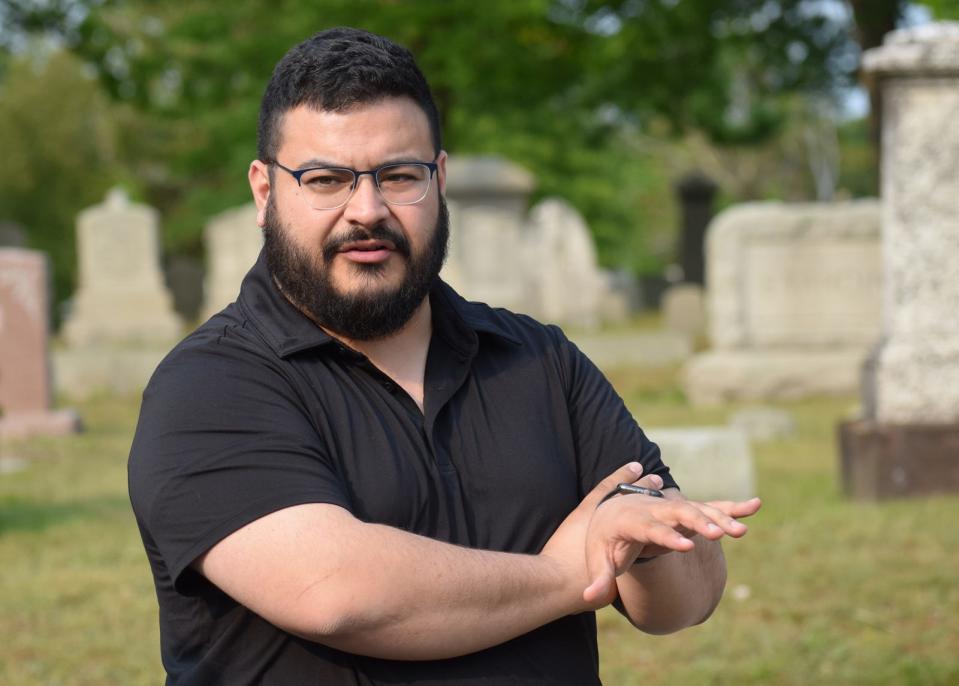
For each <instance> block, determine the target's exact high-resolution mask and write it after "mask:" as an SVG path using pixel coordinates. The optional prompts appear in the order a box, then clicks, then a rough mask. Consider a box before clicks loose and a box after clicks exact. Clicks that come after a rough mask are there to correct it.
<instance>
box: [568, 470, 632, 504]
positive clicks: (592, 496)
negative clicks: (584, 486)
mask: <svg viewBox="0 0 959 686" xmlns="http://www.w3.org/2000/svg"><path fill="white" fill-rule="evenodd" d="M642 473H643V465H641V464H640V463H639V462H627V463H626V464H624V465H623V466H622V467H620V468H619V469H617V470H616V471H615V472H613V473H612V474H610V475H609V476H607V477H606V478H605V479H603V480H602V481H600V482H599V483H598V484H596V486H595V488H593V490H592V491H590V492H589V493H588V494H587V495H586V497H585V498H583V502H582V505H584V506H587V507H593V508H595V507H596V506H597V505H599V501H600V500H602V499H603V498H604V497H605V496H606V495H607V494H608V493H609V492H610V491H612V490H613V489H614V488H616V486H618V485H619V484H621V483H630V484H631V483H633V482H634V481H636V480H637V479H638V478H639V477H640V475H642Z"/></svg>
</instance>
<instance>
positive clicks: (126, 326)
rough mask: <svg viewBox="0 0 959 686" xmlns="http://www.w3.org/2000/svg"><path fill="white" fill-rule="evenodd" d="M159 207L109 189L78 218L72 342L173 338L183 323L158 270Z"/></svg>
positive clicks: (69, 327) (68, 333) (67, 333)
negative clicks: (76, 282) (155, 207)
mask: <svg viewBox="0 0 959 686" xmlns="http://www.w3.org/2000/svg"><path fill="white" fill-rule="evenodd" d="M158 227H159V219H158V216H157V211H156V210H154V209H153V208H152V207H147V206H146V205H137V204H133V203H131V202H130V200H129V199H128V198H127V196H126V194H125V193H124V192H123V191H122V190H120V189H113V190H111V191H110V193H109V194H108V195H107V198H106V200H105V201H104V202H103V203H102V204H100V205H94V206H93V207H89V208H87V209H86V210H84V211H83V212H81V213H80V215H79V216H78V217H77V253H78V257H79V281H80V284H79V289H78V290H77V293H76V295H75V297H74V303H73V311H72V313H71V315H70V318H69V320H68V321H67V322H66V324H65V326H64V330H63V335H64V338H65V339H66V340H67V342H68V343H70V344H71V345H86V344H97V343H139V342H151V341H173V340H176V338H177V336H179V335H180V333H181V328H182V324H181V322H180V320H179V318H178V317H177V316H176V314H174V311H173V300H172V298H171V297H170V294H169V293H168V292H167V290H166V287H165V286H164V283H163V273H162V271H161V269H160V248H159V240H158V239H159V237H158Z"/></svg>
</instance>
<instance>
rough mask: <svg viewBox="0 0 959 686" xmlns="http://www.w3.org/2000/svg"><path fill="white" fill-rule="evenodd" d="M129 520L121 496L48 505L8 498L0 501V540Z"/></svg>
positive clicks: (128, 505) (124, 498)
mask: <svg viewBox="0 0 959 686" xmlns="http://www.w3.org/2000/svg"><path fill="white" fill-rule="evenodd" d="M116 516H132V514H131V512H130V501H129V500H128V499H127V498H126V497H124V496H120V495H117V496H107V497H102V498H92V499H90V500H79V501H72V502H69V501H68V502H49V501H42V500H34V499H29V498H18V497H8V498H3V499H2V500H0V536H3V535H4V534H10V533H14V532H24V531H25V532H38V531H43V530H44V529H47V528H49V527H51V526H56V525H58V524H63V523H65V522H68V521H73V520H78V519H110V518H113V517H116Z"/></svg>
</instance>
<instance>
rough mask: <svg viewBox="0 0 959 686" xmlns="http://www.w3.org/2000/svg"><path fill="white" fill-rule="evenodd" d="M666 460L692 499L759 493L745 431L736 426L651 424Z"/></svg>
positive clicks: (650, 433) (650, 432)
mask: <svg viewBox="0 0 959 686" xmlns="http://www.w3.org/2000/svg"><path fill="white" fill-rule="evenodd" d="M646 433H647V435H648V436H649V438H650V439H651V440H653V441H655V442H656V443H657V444H658V445H659V449H660V451H661V452H662V456H663V462H665V463H666V464H668V465H669V471H670V472H671V473H672V475H673V476H674V477H675V478H676V482H677V483H678V484H679V487H680V489H681V490H682V492H683V494H684V495H685V496H686V497H687V498H689V499H691V500H747V499H749V498H752V497H753V496H755V495H756V469H755V466H754V464H753V457H752V452H751V450H750V447H749V440H748V438H747V436H746V434H745V433H744V432H743V431H741V430H740V429H737V428H728V427H691V428H669V429H661V428H656V427H653V428H649V429H646Z"/></svg>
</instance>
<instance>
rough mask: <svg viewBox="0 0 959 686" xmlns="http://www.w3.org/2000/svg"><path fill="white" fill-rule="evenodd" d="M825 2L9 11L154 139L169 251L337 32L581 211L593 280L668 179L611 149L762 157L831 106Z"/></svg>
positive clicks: (340, 1)
mask: <svg viewBox="0 0 959 686" xmlns="http://www.w3.org/2000/svg"><path fill="white" fill-rule="evenodd" d="M839 1H840V0H834V2H833V4H834V3H835V2H839ZM824 4H829V3H828V2H826V3H824V2H823V1H822V0H778V1H775V2H773V1H767V2H761V3H757V2H755V1H754V0H681V1H679V2H677V1H676V0H646V1H644V2H637V1H636V0H606V1H600V0H522V1H520V2H491V3H477V2H475V0H447V1H445V2H416V3H413V2H397V1H396V0H378V1H377V0H350V1H347V0H326V1H325V2H323V3H302V2H296V3H294V2H289V1H282V0H281V1H278V2H272V3H263V2H258V1H255V0H235V1H234V2H232V3H229V4H228V5H224V4H223V3H221V2H214V1H213V0H192V1H191V2H190V3H165V2H158V1H156V0H49V1H48V2H46V3H43V5H42V9H40V10H38V9H36V7H34V3H27V2H24V1H23V0H8V2H7V5H6V7H7V10H6V14H7V18H8V19H9V20H10V21H9V23H10V25H11V26H14V27H20V29H21V30H22V31H23V32H26V31H37V30H44V31H50V30H53V31H55V32H56V33H57V36H58V39H59V40H61V41H62V42H64V44H66V45H67V46H69V47H70V49H71V50H73V51H74V53H75V54H77V55H78V56H80V57H81V58H82V59H83V60H84V61H85V62H86V63H88V64H89V65H91V67H92V68H94V69H95V70H96V72H97V74H98V75H99V78H100V80H101V83H102V84H103V87H104V88H105V89H106V90H107V92H108V93H109V94H110V95H111V97H112V98H113V99H114V100H115V101H116V102H120V103H125V104H128V105H130V106H132V107H134V108H136V110H137V111H138V112H140V113H141V114H142V115H143V119H142V120H141V121H142V122H147V123H149V129H148V130H147V133H148V134H149V135H148V136H146V137H143V136H127V139H128V140H130V139H133V140H134V142H136V145H135V146H132V148H131V149H132V150H133V151H134V153H135V154H134V155H133V157H131V158H130V161H129V164H130V166H131V167H132V168H133V170H134V174H133V175H134V177H135V178H137V179H139V180H141V181H142V184H143V188H144V192H145V194H146V199H147V200H148V201H149V202H150V203H151V204H154V205H156V206H157V207H159V208H160V209H161V212H162V213H163V216H164V228H165V236H166V241H167V246H168V247H169V248H173V249H175V250H178V251H198V250H199V249H200V241H199V236H200V228H201V226H202V224H203V222H204V221H205V219H206V218H207V217H209V216H210V215H211V214H213V213H214V212H217V211H219V210H221V209H223V208H225V207H228V206H231V205H235V204H237V203H239V202H242V201H245V200H246V199H247V198H248V191H247V189H246V188H245V184H244V182H243V179H244V178H245V169H246V165H247V164H248V162H249V160H250V159H252V157H253V155H254V131H255V121H256V112H257V107H258V101H259V98H260V95H261V93H262V88H263V84H264V83H265V81H266V79H267V78H268V77H269V72H270V70H271V69H272V66H273V65H274V64H275V63H276V61H277V60H278V59H279V58H280V57H281V56H282V54H283V53H284V52H285V50H286V49H287V48H289V46H291V45H292V44H294V43H295V42H297V41H299V40H302V39H303V38H306V37H307V36H309V35H310V34H312V33H313V32H315V31H316V30H319V29H322V28H324V27H328V26H333V25H341V24H348V25H355V26H359V27H362V28H366V29H369V30H372V31H375V32H378V33H383V34H385V35H388V36H390V37H392V38H394V39H396V40H397V41H399V42H401V43H403V44H405V45H408V46H410V48H411V49H412V50H413V52H414V53H415V54H416V56H417V59H418V61H419V63H420V65H421V66H422V68H423V70H424V72H425V73H426V75H427V78H428V79H429V81H430V83H431V85H432V86H433V88H434V90H435V94H436V97H437V100H438V101H439V105H440V108H441V111H442V112H443V114H444V117H445V121H444V125H445V134H446V143H447V147H448V148H449V149H451V150H452V151H453V152H455V153H472V152H483V153H499V154H504V155H507V156H509V157H512V158H514V159H516V160H517V161H519V162H520V163H522V164H524V165H526V166H528V167H529V168H530V169H531V170H532V171H533V172H534V173H535V174H536V175H537V177H538V178H539V181H540V191H539V193H540V195H544V194H554V193H555V194H561V195H564V196H565V197H567V198H569V199H570V200H571V201H572V202H573V203H574V204H575V205H576V206H577V207H578V208H579V209H580V210H581V211H582V212H584V214H585V215H586V217H587V219H588V221H589V223H590V225H591V227H592V228H593V230H594V232H595V233H596V236H597V239H598V243H599V249H600V256H601V259H602V260H603V261H604V262H605V263H606V264H609V265H622V264H623V263H624V260H625V262H626V263H627V264H628V266H632V267H634V268H635V267H636V266H638V265H640V263H641V262H642V256H641V254H640V253H641V248H642V240H640V239H638V238H637V236H641V234H642V232H643V231H644V230H647V229H648V228H649V226H650V223H651V222H652V221H654V220H655V221H659V220H660V219H661V216H660V215H657V214H656V212H658V210H657V209H650V208H649V207H648V205H649V203H648V202H645V201H646V199H647V198H648V192H647V189H649V188H650V184H654V185H656V186H657V187H660V186H666V187H668V179H664V178H662V173H661V172H657V170H655V169H653V168H652V167H651V164H652V163H651V162H650V160H648V159H643V158H640V157H637V155H636V154H635V147H633V146H630V145H626V144H624V141H625V140H627V139H629V138H631V137H634V136H635V134H636V133H637V132H639V133H644V132H653V131H656V132H658V131H672V132H681V131H684V130H690V129H699V130H703V131H705V132H706V133H707V135H708V137H709V138H710V139H711V140H712V141H714V142H718V143H720V144H723V145H736V146H747V147H748V146H755V145H757V144H761V143H764V142H767V141H770V140H773V139H774V138H775V137H776V136H778V135H779V134H780V133H781V132H782V131H783V128H784V122H785V121H786V119H787V118H788V117H789V116H790V108H789V106H788V105H787V104H786V103H787V102H788V99H789V98H790V97H791V96H792V95H794V94H796V93H807V92H816V93H819V94H823V93H826V94H828V93H829V92H830V91H831V89H834V88H835V87H836V85H837V84H842V83H845V82H846V81H848V79H849V75H850V74H851V73H852V71H853V69H854V64H849V63H848V62H849V60H848V59H847V60H846V61H845V62H844V61H843V55H844V54H845V53H846V52H848V50H849V40H848V27H847V26H846V25H844V24H842V23H841V22H836V21H835V20H834V17H833V16H832V15H830V14H829V13H828V12H825V11H823V10H822V9H821V8H822V6H823V5H824ZM264 27H268V29H267V28H264ZM16 33H17V32H16V31H14V32H12V34H13V35H16ZM144 138H145V140H144ZM158 142H160V143H162V145H158V144H157V143H158ZM660 196H662V194H660ZM657 217H658V218H657Z"/></svg>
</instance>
